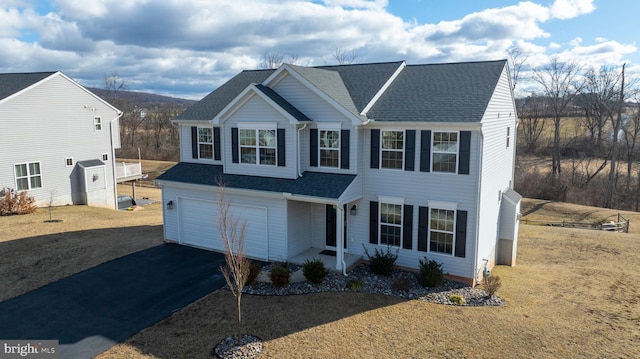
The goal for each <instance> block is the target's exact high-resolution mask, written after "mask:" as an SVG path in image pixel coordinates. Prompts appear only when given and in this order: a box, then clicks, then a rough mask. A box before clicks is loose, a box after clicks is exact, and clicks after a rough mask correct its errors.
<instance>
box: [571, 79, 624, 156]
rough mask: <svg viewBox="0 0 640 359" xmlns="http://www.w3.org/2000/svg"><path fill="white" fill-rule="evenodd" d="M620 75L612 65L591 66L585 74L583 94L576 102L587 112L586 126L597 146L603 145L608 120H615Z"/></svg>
mask: <svg viewBox="0 0 640 359" xmlns="http://www.w3.org/2000/svg"><path fill="white" fill-rule="evenodd" d="M620 81H621V78H620V75H619V74H618V73H617V71H616V70H615V69H614V68H612V67H601V68H600V69H599V70H598V71H596V70H595V69H593V68H590V69H589V70H587V71H586V73H585V75H584V88H583V91H582V92H583V94H581V95H580V96H577V97H576V100H577V101H576V102H577V103H578V105H579V106H580V107H582V108H583V110H584V113H585V120H584V123H585V126H586V127H587V129H589V132H590V134H591V139H592V140H594V145H595V146H596V148H600V147H601V146H602V130H603V128H604V126H605V124H606V122H607V121H609V120H611V121H613V117H614V115H615V112H616V108H617V103H618V95H619V92H620Z"/></svg>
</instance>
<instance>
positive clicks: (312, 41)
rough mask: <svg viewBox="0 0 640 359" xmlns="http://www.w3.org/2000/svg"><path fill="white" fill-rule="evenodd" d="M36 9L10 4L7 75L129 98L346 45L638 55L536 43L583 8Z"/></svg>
mask: <svg viewBox="0 0 640 359" xmlns="http://www.w3.org/2000/svg"><path fill="white" fill-rule="evenodd" d="M27 1H31V0H27ZM28 4H31V5H29V6H27V7H25V6H24V3H22V2H20V1H14V0H0V53H2V54H3V55H5V56H3V57H4V58H2V59H0V72H6V71H32V70H34V69H42V70H54V69H60V70H63V71H65V73H68V74H69V75H70V76H72V77H74V78H75V77H77V78H78V79H83V80H86V81H90V82H91V81H92V84H91V85H92V86H100V82H101V81H102V75H103V74H104V73H111V72H116V73H118V74H119V75H120V76H121V77H122V78H123V79H124V80H125V81H127V82H128V83H129V84H130V87H131V89H134V90H141V89H155V92H160V89H163V90H162V91H165V92H166V91H171V92H174V93H182V92H183V91H193V92H194V93H198V94H200V95H204V94H205V93H206V92H208V91H210V90H211V89H213V88H215V87H216V86H218V85H220V84H221V83H222V82H224V80H226V79H228V78H229V77H231V76H233V75H234V74H236V73H237V72H239V71H241V70H243V69H247V68H258V67H259V66H260V63H261V60H262V55H263V54H264V53H265V52H267V51H271V52H279V53H282V54H283V55H296V56H297V57H298V62H299V63H300V64H305V65H323V64H326V63H335V59H334V58H333V56H332V51H333V50H334V49H335V48H338V47H339V48H342V49H345V50H354V51H355V52H356V54H357V55H358V59H357V61H359V62H369V61H372V62H373V61H395V60H401V59H404V60H407V61H408V62H409V63H425V62H443V61H465V60H485V59H497V58H505V57H506V51H505V50H506V49H507V48H508V47H509V46H511V45H512V44H514V43H517V44H518V46H520V47H521V48H522V49H523V51H525V52H527V53H528V54H529V58H528V62H529V63H530V64H531V66H535V65H538V64H541V63H544V61H545V59H546V56H547V51H550V50H551V51H554V52H557V51H560V50H561V49H562V48H563V46H568V49H566V50H565V51H564V53H566V54H567V56H570V55H572V56H581V57H587V56H594V58H595V59H598V60H602V61H605V59H607V58H608V59H610V60H611V61H616V60H619V59H621V58H623V57H624V56H626V55H629V54H631V53H634V52H636V51H637V49H636V48H635V46H633V45H625V44H621V43H617V42H615V41H612V40H606V39H596V40H595V42H596V43H595V44H593V45H586V44H585V41H583V40H582V39H579V38H576V39H574V40H572V41H571V42H570V43H569V44H568V45H567V44H563V45H561V44H559V43H557V42H551V43H550V44H548V45H546V46H543V45H540V44H535V43H534V42H536V41H539V40H540V39H544V38H549V37H550V35H551V34H550V33H548V32H547V31H545V29H544V28H543V27H542V26H543V24H544V23H545V22H547V21H549V20H551V19H567V18H571V17H575V16H579V15H581V14H586V13H589V12H591V11H593V10H594V6H593V1H585V0H557V1H555V2H554V3H553V4H552V5H548V6H546V5H541V4H540V1H538V2H533V1H522V2H519V3H517V4H515V5H511V6H505V7H500V8H493V9H486V10H483V11H478V12H474V13H471V14H468V15H466V16H464V17H462V18H460V19H457V20H453V21H442V22H439V23H434V24H428V23H427V24H424V23H423V24H420V23H417V21H416V20H414V19H412V20H410V21H404V20H403V19H402V18H400V17H398V16H395V15H394V14H391V13H389V11H388V5H389V3H388V1H387V0H324V1H304V0H243V1H210V0H128V1H126V2H123V1H121V0H92V1H85V0H57V1H56V3H55V5H53V6H52V7H51V9H52V10H51V13H49V14H37V13H36V12H35V11H34V10H31V8H33V4H34V3H28ZM556 21H560V20H556ZM28 34H33V35H34V36H33V37H34V38H35V40H33V41H36V43H35V44H31V43H29V42H30V41H27V40H25V39H26V38H27V37H28V36H27V35H28ZM607 51H611V52H615V53H617V55H616V54H607ZM587 54H591V55H587ZM43 67H44V68H43ZM83 83H84V82H83ZM185 86H188V87H189V88H190V89H191V90H184V87H185Z"/></svg>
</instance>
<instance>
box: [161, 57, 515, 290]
mask: <svg viewBox="0 0 640 359" xmlns="http://www.w3.org/2000/svg"><path fill="white" fill-rule="evenodd" d="M174 123H175V124H176V125H177V126H179V128H180V137H181V145H180V158H181V160H180V163H178V164H177V165H176V166H174V167H173V168H171V169H170V170H168V171H167V172H165V173H164V174H163V175H161V176H160V177H159V178H158V180H157V182H158V183H159V184H160V185H161V186H162V196H163V201H164V204H165V206H164V213H163V216H164V236H165V239H166V240H168V241H175V242H178V243H182V244H186V245H192V246H197V247H203V248H210V249H214V250H223V245H222V242H221V241H220V240H219V235H218V233H217V231H216V226H215V224H216V214H217V211H218V206H217V204H216V201H217V200H218V194H219V192H220V187H219V186H218V181H221V182H222V183H224V185H225V196H226V199H227V200H229V201H230V202H231V210H232V212H233V213H234V214H235V215H236V216H237V217H239V218H244V219H247V220H248V229H247V237H246V244H245V252H246V254H247V255H248V256H249V257H251V258H256V259H261V260H270V261H271V260H275V261H301V260H303V259H306V258H310V257H317V258H318V257H319V258H322V259H323V260H324V261H327V262H328V263H330V264H331V265H332V267H333V268H335V269H338V270H344V269H345V268H347V267H349V266H350V265H351V264H353V263H354V262H356V261H358V260H360V259H361V258H363V256H364V254H365V248H366V249H368V251H369V252H370V253H372V252H374V250H375V249H376V248H378V249H382V250H386V249H387V247H388V246H391V248H392V250H393V251H395V250H397V251H398V255H399V257H398V261H397V264H398V265H400V266H403V267H408V268H417V267H418V266H419V260H420V259H422V258H425V257H426V258H428V259H434V260H436V261H438V262H440V263H442V265H443V269H444V271H445V272H446V273H448V274H449V275H450V276H452V277H454V278H458V279H461V280H465V281H467V282H476V281H477V280H480V279H481V278H482V272H483V269H484V268H485V266H486V267H487V268H488V269H490V268H492V267H493V265H494V264H496V261H498V260H499V261H500V263H503V264H513V263H515V253H516V241H517V221H518V216H517V213H518V211H519V205H520V196H519V195H518V194H517V193H516V192H515V191H514V190H513V188H512V187H513V172H514V159H515V142H516V125H517V115H516V108H515V104H514V99H513V93H512V91H511V85H510V76H509V70H508V66H507V62H506V60H500V61H486V62H469V63H450V64H427V65H407V64H406V63H405V62H390V63H373V64H356V65H340V66H321V67H301V66H295V65H289V64H285V65H282V66H281V67H279V68H278V69H276V70H256V71H243V72H241V73H239V74H238V75H236V76H235V77H234V78H232V79H231V80H229V81H228V82H227V83H225V84H223V85H222V86H220V87H219V88H218V89H217V90H215V91H213V92H212V93H210V94H209V95H207V96H206V97H205V98H203V99H202V100H201V101H199V102H198V103H196V104H194V105H193V106H192V107H190V108H189V109H187V110H186V111H185V112H183V113H182V114H181V115H179V116H178V117H177V118H176V119H175V120H174ZM499 249H500V253H498V250H499ZM320 252H323V253H324V254H322V255H321V254H320ZM326 255H334V256H332V257H327V256H326ZM365 259H366V257H365Z"/></svg>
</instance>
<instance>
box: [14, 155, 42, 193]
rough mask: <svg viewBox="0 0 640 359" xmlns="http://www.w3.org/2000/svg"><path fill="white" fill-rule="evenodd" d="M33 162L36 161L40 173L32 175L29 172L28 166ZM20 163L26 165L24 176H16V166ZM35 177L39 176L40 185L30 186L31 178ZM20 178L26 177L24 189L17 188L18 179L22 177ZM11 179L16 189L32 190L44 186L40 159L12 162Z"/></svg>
mask: <svg viewBox="0 0 640 359" xmlns="http://www.w3.org/2000/svg"><path fill="white" fill-rule="evenodd" d="M33 163H37V164H38V169H39V170H40V173H38V174H37V175H32V174H31V173H30V172H31V168H30V166H29V165H31V164H33ZM20 165H25V166H26V170H27V175H26V176H20V177H18V174H17V172H16V166H20ZM35 177H40V187H32V186H31V179H32V178H35ZM22 178H26V179H27V188H26V189H18V179H22ZM13 181H14V184H15V186H16V190H17V191H30V190H34V189H40V188H43V187H44V186H43V184H42V163H41V162H40V161H33V162H19V163H14V164H13Z"/></svg>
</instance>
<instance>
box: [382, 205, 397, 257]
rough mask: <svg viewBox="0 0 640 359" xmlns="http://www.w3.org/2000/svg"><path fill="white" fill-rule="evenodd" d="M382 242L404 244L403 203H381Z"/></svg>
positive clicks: (393, 244) (391, 244) (395, 244)
mask: <svg viewBox="0 0 640 359" xmlns="http://www.w3.org/2000/svg"><path fill="white" fill-rule="evenodd" d="M380 244H386V245H389V246H397V247H399V246H400V245H401V244H402V205H401V204H393V203H380Z"/></svg>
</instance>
